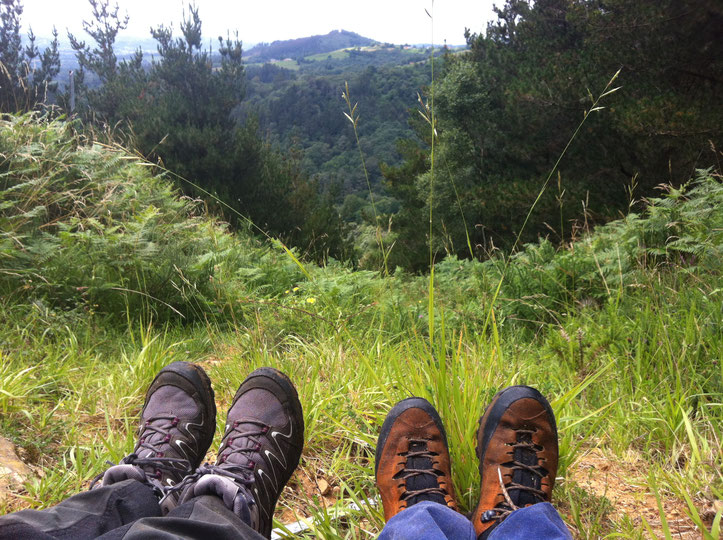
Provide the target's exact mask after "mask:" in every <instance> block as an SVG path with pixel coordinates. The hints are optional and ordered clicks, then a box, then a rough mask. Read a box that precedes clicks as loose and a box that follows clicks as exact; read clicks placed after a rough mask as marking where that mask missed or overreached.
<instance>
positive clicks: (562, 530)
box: [379, 502, 572, 540]
mask: <svg viewBox="0 0 723 540" xmlns="http://www.w3.org/2000/svg"><path fill="white" fill-rule="evenodd" d="M571 538H572V536H571V535H570V532H569V531H568V530H567V527H566V526H565V523H564V522H563V521H562V519H561V518H560V515H559V514H558V513H557V511H556V510H555V509H554V508H553V506H552V505H551V504H550V503H541V504H535V505H533V506H528V507H527V508H521V509H519V510H515V511H514V512H512V513H511V514H510V515H509V516H508V517H507V519H505V520H504V521H503V522H502V523H500V524H499V525H498V526H497V527H495V528H494V530H492V532H491V533H490V534H489V535H488V536H487V540H523V539H525V540H570V539H571ZM420 539H425V540H475V539H476V535H475V532H474V527H473V526H472V523H471V522H470V521H469V520H468V519H467V518H466V517H464V516H463V515H462V514H459V513H457V512H455V511H454V510H451V509H450V508H447V507H446V506H443V505H441V504H437V503H432V502H421V503H419V504H415V505H414V506H411V507H409V508H407V509H406V510H402V511H401V512H400V513H399V514H397V515H396V516H394V517H393V518H392V519H390V520H389V521H388V522H387V524H386V526H385V527H384V529H383V530H382V532H381V534H380V535H379V540H420Z"/></svg>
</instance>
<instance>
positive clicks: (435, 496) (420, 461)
mask: <svg viewBox="0 0 723 540" xmlns="http://www.w3.org/2000/svg"><path fill="white" fill-rule="evenodd" d="M426 450H427V445H426V444H425V443H423V442H419V441H414V442H412V443H410V444H409V452H410V453H412V452H424V451H426ZM432 468H433V465H432V460H431V459H430V458H429V457H423V456H419V457H410V458H407V471H414V470H420V469H421V470H431V469H432ZM406 487H407V491H417V490H421V489H436V488H438V487H439V484H438V483H437V475H436V474H434V473H431V472H430V473H428V474H416V475H414V476H410V477H409V478H407V481H406ZM422 501H431V502H436V503H439V504H444V505H446V504H447V503H446V501H445V500H444V496H443V495H442V494H440V493H434V492H427V493H422V494H420V495H414V496H413V497H410V498H409V499H408V500H407V506H412V505H413V504H417V503H418V502H422Z"/></svg>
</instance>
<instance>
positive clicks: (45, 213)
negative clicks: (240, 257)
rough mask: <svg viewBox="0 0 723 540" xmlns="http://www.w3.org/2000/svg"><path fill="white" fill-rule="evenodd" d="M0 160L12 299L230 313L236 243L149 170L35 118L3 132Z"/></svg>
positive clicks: (1, 273) (4, 275)
mask: <svg viewBox="0 0 723 540" xmlns="http://www.w3.org/2000/svg"><path fill="white" fill-rule="evenodd" d="M0 155H2V156H3V157H2V159H1V160H0V289H1V291H2V297H3V299H4V301H6V302H31V301H32V302H40V303H48V304H49V305H51V306H53V307H55V308H61V309H66V310H73V309H84V310H89V311H98V312H101V313H105V314H111V315H114V316H116V317H118V316H123V315H124V314H125V313H126V312H128V313H131V314H133V315H132V316H133V317H138V316H142V315H144V314H145V315H150V316H151V317H153V318H155V319H158V318H161V319H165V318H168V317H178V316H180V317H184V318H185V319H186V320H192V319H195V318H197V317H203V316H207V315H209V314H212V313H213V312H214V311H216V310H217V308H216V303H217V302H220V303H221V305H223V304H224V297H223V296H222V295H219V294H218V292H217V290H216V289H215V284H214V282H213V276H214V274H215V273H216V272H218V271H219V266H218V265H221V264H222V263H223V261H224V260H226V258H227V257H229V256H231V255H230V254H231V253H232V251H233V247H234V241H233V239H232V237H231V236H230V235H228V234H226V232H225V231H224V230H223V228H222V227H220V226H218V225H216V224H214V223H213V222H212V221H210V220H209V219H206V218H204V217H202V216H201V215H200V214H199V212H198V208H197V204H196V203H194V202H192V201H190V200H188V199H181V198H179V197H178V196H177V193H176V192H175V191H174V190H173V189H172V187H171V185H170V183H169V182H168V181H166V180H164V179H162V178H160V177H157V176H152V175H151V174H150V170H151V169H150V166H149V165H148V164H146V163H143V162H141V161H139V160H138V159H137V158H134V157H132V156H130V155H129V154H128V153H126V152H125V151H123V150H121V149H118V148H110V147H107V146H100V145H97V144H91V143H87V142H85V141H83V140H82V139H81V138H79V137H77V136H76V135H74V133H73V129H72V126H70V125H67V124H64V123H62V122H50V123H48V122H47V121H43V120H36V119H35V118H33V117H32V116H24V117H18V118H11V119H9V120H8V121H3V122H2V123H1V124H0Z"/></svg>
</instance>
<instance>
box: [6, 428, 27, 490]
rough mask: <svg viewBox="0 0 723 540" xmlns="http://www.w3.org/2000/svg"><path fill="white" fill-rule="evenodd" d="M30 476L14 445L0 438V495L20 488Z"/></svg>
mask: <svg viewBox="0 0 723 540" xmlns="http://www.w3.org/2000/svg"><path fill="white" fill-rule="evenodd" d="M31 474H32V471H31V470H30V468H29V467H28V466H27V465H25V463H23V462H22V461H21V460H20V458H19V457H18V455H17V453H16V452H15V445H14V444H13V443H11V442H10V441H8V440H7V439H4V438H3V437H0V494H1V493H3V492H6V491H8V490H9V489H10V488H18V487H20V486H22V485H23V484H24V483H25V480H27V479H28V476H30V475H31Z"/></svg>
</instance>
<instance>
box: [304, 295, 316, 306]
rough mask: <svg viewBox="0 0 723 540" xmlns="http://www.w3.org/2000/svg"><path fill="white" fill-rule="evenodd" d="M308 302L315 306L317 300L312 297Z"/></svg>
mask: <svg viewBox="0 0 723 540" xmlns="http://www.w3.org/2000/svg"><path fill="white" fill-rule="evenodd" d="M306 301H307V302H308V303H309V304H313V303H314V302H316V298H314V297H313V296H312V297H309V298H307V299H306Z"/></svg>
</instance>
